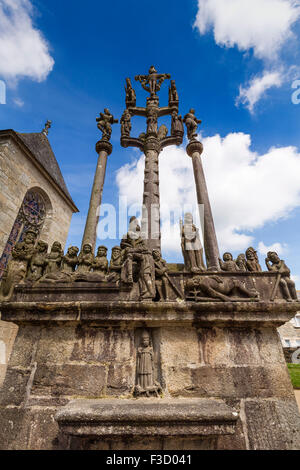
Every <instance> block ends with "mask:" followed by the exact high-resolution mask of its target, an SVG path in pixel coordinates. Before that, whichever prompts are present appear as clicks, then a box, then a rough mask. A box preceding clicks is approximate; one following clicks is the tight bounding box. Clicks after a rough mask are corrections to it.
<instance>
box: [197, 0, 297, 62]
mask: <svg viewBox="0 0 300 470" xmlns="http://www.w3.org/2000/svg"><path fill="white" fill-rule="evenodd" d="M299 17H300V4H299V1H296V0H198V13H197V17H196V21H195V26H196V27H197V28H198V29H199V31H200V33H201V34H205V33H207V32H208V31H210V30H213V32H214V38H215V41H216V43H217V44H218V45H220V46H225V47H235V46H237V47H238V49H239V50H241V51H248V50H249V49H252V50H253V53H254V55H255V56H256V57H257V58H260V59H268V60H270V59H272V60H273V59H274V56H276V55H277V54H278V52H279V51H280V49H281V48H282V46H283V44H284V43H285V42H286V41H287V40H288V39H290V38H291V37H293V32H292V26H293V24H294V23H295V22H296V21H297V20H298V18H299Z"/></svg>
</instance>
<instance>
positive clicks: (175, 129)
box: [171, 111, 184, 136]
mask: <svg viewBox="0 0 300 470" xmlns="http://www.w3.org/2000/svg"><path fill="white" fill-rule="evenodd" d="M171 134H172V135H173V136H174V135H180V136H183V134H184V127H183V122H182V117H181V116H178V113H177V111H173V113H172V124H171Z"/></svg>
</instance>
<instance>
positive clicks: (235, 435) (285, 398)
mask: <svg viewBox="0 0 300 470" xmlns="http://www.w3.org/2000/svg"><path fill="white" fill-rule="evenodd" d="M261 277H262V276H261ZM89 288H90V289H91V292H92V286H91V285H89V284H88V283H87V284H86V285H85V288H84V289H83V287H82V286H80V285H79V286H78V287H76V288H75V287H74V289H73V292H72V289H71V287H69V291H68V289H66V288H65V290H63V289H64V288H63V287H62V286H60V287H59V286H58V287H56V295H57V296H58V297H59V292H60V291H62V293H63V294H62V296H63V297H64V299H65V300H64V301H56V302H55V301H50V300H49V299H50V298H51V295H53V294H50V293H49V292H48V293H47V286H44V290H45V293H44V294H43V288H42V287H40V288H39V291H38V293H36V295H35V301H34V302H29V301H28V300H26V293H25V292H22V288H21V287H20V288H18V289H17V290H16V294H15V297H14V299H13V301H11V302H8V303H3V304H2V305H1V311H2V318H3V320H5V321H12V322H14V323H15V324H17V325H18V326H19V331H18V335H17V338H16V342H15V345H14V348H13V352H12V355H11V358H10V362H9V367H8V370H7V374H6V378H5V382H4V385H3V388H2V390H1V393H0V423H1V426H0V448H1V449H57V448H67V449H68V448H82V449H83V448H85V449H92V448H95V449H141V448H145V449H147V448H148V449H193V448H197V449H199V448H207V449H208V448H214V449H299V447H300V435H299V433H300V416H299V412H298V408H297V404H296V401H295V395H294V392H293V389H292V385H291V382H290V378H289V375H288V371H287V366H286V363H285V360H284V355H283V351H282V347H281V343H280V339H279V337H278V333H277V331H276V328H278V327H279V326H280V325H282V324H283V323H285V322H287V321H288V320H289V319H291V318H292V317H293V316H294V315H295V312H296V311H297V310H299V309H300V305H299V303H297V302H295V303H289V304H288V303H286V302H285V301H283V300H280V299H279V300H278V301H276V302H273V303H271V302H268V301H266V300H262V301H260V302H247V301H244V302H242V301H236V302H211V301H207V302H194V303H193V302H169V303H151V304H142V303H140V302H129V301H119V302H116V301H113V302H112V301H109V299H108V300H106V301H98V300H97V296H96V293H95V294H91V293H90V294H89V298H90V299H91V300H90V301H87V300H80V290H81V289H83V290H84V291H85V293H83V294H82V299H83V298H84V296H85V295H87V294H86V292H87V291H88V289H89ZM24 290H25V291H26V288H24ZM98 291H99V287H98ZM75 292H76V293H77V299H78V300H76V301H74V293H75ZM97 295H98V296H99V297H100V296H101V292H100V293H99V292H98V293H97ZM107 295H110V294H107ZM111 295H112V294H111ZM31 296H34V293H33V292H32V294H31ZM93 297H94V299H93ZM38 298H39V300H38ZM47 298H48V300H47ZM145 328H146V329H147V330H148V331H149V332H151V337H152V345H153V350H154V370H155V380H157V382H159V383H160V385H161V388H162V397H161V398H138V399H134V398H133V392H134V388H135V384H136V350H137V347H138V345H139V343H138V338H139V334H140V331H141V330H142V329H145ZM78 400H79V401H78ZM82 400H83V401H82ZM94 400H95V401H94ZM128 400H129V401H128ZM70 402H71V403H70ZM111 403H112V405H110V404H111ZM209 403H211V407H210V406H209ZM110 407H111V410H110V411H109V409H110ZM119 419H121V421H122V424H120V422H119ZM57 420H58V421H57ZM136 421H138V423H139V424H138V426H139V428H136V427H135V425H134V423H136ZM71 423H73V424H71ZM172 423H173V424H172ZM59 425H60V427H59ZM107 426H108V427H109V431H108V430H107V433H108V435H107V436H106V438H105V439H104V438H103V439H102V437H103V436H104V434H105V429H106V427H107ZM180 427H181V428H182V432H181V433H178V430H179V428H180ZM91 428H93V430H92V431H91ZM154 428H155V433H154V434H155V435H154V434H153V429H154ZM122 429H123V431H122ZM138 429H139V430H141V432H140V435H139V436H138V434H139V433H138ZM109 432H111V433H112V435H113V436H109ZM151 433H152V434H151ZM116 435H118V437H117V438H116ZM70 436H72V437H70ZM110 437H111V438H110Z"/></svg>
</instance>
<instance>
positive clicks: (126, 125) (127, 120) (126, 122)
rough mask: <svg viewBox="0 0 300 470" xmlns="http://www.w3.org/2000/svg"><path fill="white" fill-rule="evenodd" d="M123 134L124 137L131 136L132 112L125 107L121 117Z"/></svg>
mask: <svg viewBox="0 0 300 470" xmlns="http://www.w3.org/2000/svg"><path fill="white" fill-rule="evenodd" d="M120 122H121V135H122V137H123V136H125V137H129V136H130V132H131V114H130V112H129V111H128V109H125V111H124V113H123V115H122V117H121V121H120Z"/></svg>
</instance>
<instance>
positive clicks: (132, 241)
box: [121, 217, 155, 301]
mask: <svg viewBox="0 0 300 470" xmlns="http://www.w3.org/2000/svg"><path fill="white" fill-rule="evenodd" d="M140 232H141V228H140V225H139V223H138V220H137V218H136V217H132V218H131V219H130V224H129V230H128V233H127V235H125V236H124V237H123V239H122V241H121V249H122V250H124V260H125V262H124V266H123V269H122V273H121V279H122V281H123V282H124V283H127V284H132V283H133V282H138V285H139V291H140V299H141V301H151V300H153V299H154V298H155V275H154V262H153V257H152V253H150V252H149V250H148V247H147V245H146V243H145V240H143V239H142V238H141V235H140Z"/></svg>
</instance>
